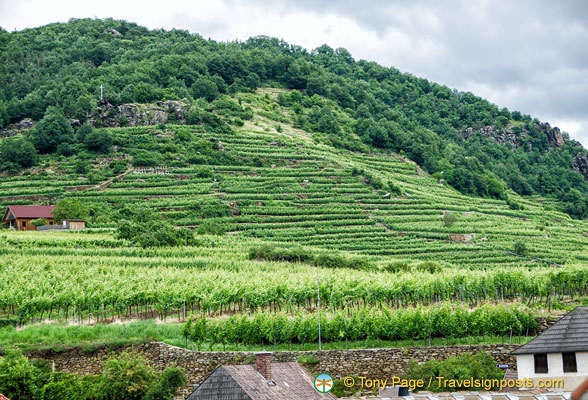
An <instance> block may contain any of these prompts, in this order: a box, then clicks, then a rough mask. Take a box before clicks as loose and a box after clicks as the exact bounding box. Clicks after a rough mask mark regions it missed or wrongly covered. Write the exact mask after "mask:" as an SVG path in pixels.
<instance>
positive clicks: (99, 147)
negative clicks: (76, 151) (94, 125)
mask: <svg viewBox="0 0 588 400" xmlns="http://www.w3.org/2000/svg"><path fill="white" fill-rule="evenodd" d="M84 144H85V145H86V147H87V148H88V150H91V151H95V152H97V153H108V151H109V150H110V147H111V146H112V136H111V135H110V133H109V132H108V131H107V130H106V129H97V130H96V129H95V130H93V131H92V132H90V133H89V134H88V135H87V136H86V137H85V138H84Z"/></svg>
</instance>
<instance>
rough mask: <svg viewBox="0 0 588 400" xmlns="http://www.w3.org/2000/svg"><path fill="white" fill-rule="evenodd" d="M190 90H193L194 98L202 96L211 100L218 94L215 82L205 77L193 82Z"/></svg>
mask: <svg viewBox="0 0 588 400" xmlns="http://www.w3.org/2000/svg"><path fill="white" fill-rule="evenodd" d="M192 91H193V92H194V98H196V99H197V98H200V97H203V98H205V99H206V101H212V100H214V99H216V98H217V97H218V96H220V92H219V90H218V86H217V85H216V83H214V82H213V81H211V80H210V79H209V78H205V77H200V78H198V79H197V80H196V82H194V85H192Z"/></svg>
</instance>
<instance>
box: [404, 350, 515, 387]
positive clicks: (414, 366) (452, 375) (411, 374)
mask: <svg viewBox="0 0 588 400" xmlns="http://www.w3.org/2000/svg"><path fill="white" fill-rule="evenodd" d="M503 374H504V373H503V372H502V370H500V369H498V368H496V362H495V361H494V358H492V356H491V355H490V354H488V353H485V352H480V353H478V354H476V355H472V354H462V355H460V356H458V357H450V358H448V359H447V360H444V361H439V360H431V361H427V362H424V363H422V364H418V363H416V362H414V361H412V362H411V363H410V365H409V368H408V371H407V372H406V374H405V376H404V378H405V379H411V380H419V379H420V380H423V381H424V382H425V383H427V382H431V385H430V386H428V387H426V388H425V389H426V390H430V391H432V392H454V391H459V390H486V391H488V390H497V389H499V388H500V381H501V380H502V378H503V377H504V376H503ZM439 377H442V378H444V380H445V382H447V381H448V380H450V379H453V380H455V381H456V382H458V383H459V382H465V381H469V380H471V379H473V381H474V382H476V381H477V382H482V380H488V382H489V383H490V384H491V387H489V386H484V385H477V386H474V387H471V386H456V387H443V386H440V385H439V380H438V379H437V378H439Z"/></svg>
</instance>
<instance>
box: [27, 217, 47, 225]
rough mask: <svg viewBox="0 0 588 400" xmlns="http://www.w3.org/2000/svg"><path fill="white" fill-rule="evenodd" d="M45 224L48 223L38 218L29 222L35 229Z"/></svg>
mask: <svg viewBox="0 0 588 400" xmlns="http://www.w3.org/2000/svg"><path fill="white" fill-rule="evenodd" d="M47 224H48V222H47V220H46V219H45V218H38V219H35V220H33V221H31V225H33V226H35V227H39V226H44V225H47Z"/></svg>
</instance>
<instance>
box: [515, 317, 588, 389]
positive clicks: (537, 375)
mask: <svg viewBox="0 0 588 400" xmlns="http://www.w3.org/2000/svg"><path fill="white" fill-rule="evenodd" d="M513 354H515V355H516V357H517V370H518V378H519V379H523V378H527V379H532V380H533V381H538V380H539V379H562V380H563V382H564V388H565V390H573V389H575V388H577V387H579V386H580V384H582V382H583V381H585V380H588V307H576V308H574V309H573V310H572V311H570V312H569V313H567V314H566V315H565V316H564V317H563V318H562V319H560V320H559V321H558V322H556V323H555V324H554V325H553V326H551V327H550V328H549V329H547V330H546V331H545V332H543V333H542V334H541V335H539V336H537V337H536V338H535V339H533V340H531V341H530V342H529V343H527V344H525V345H524V346H521V347H520V348H519V349H518V350H516V351H515V352H513ZM536 383H537V382H536ZM587 387H588V385H587ZM584 390H586V388H584Z"/></svg>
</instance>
